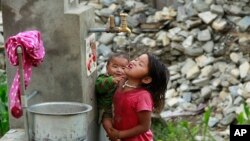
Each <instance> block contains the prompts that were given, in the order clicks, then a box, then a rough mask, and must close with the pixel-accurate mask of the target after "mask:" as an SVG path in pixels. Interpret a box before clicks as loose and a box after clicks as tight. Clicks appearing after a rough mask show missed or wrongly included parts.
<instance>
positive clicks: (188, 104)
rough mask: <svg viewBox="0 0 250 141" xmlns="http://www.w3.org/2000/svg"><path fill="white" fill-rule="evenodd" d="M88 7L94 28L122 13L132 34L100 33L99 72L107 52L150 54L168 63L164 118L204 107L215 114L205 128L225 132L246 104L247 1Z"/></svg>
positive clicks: (249, 81) (249, 69)
mask: <svg viewBox="0 0 250 141" xmlns="http://www.w3.org/2000/svg"><path fill="white" fill-rule="evenodd" d="M89 5H92V6H94V7H95V13H96V17H95V19H96V23H97V25H96V26H97V27H105V26H107V25H106V23H107V22H108V16H109V15H117V14H119V13H120V12H126V13H128V17H127V20H128V26H129V27H130V28H131V30H132V35H130V36H127V35H126V34H122V33H118V34H113V33H101V34H98V37H99V38H98V42H99V46H98V53H99V72H100V73H103V72H104V71H105V67H104V66H105V59H106V58H107V55H108V54H109V53H110V52H120V51H126V52H129V54H130V56H131V57H133V56H135V55H138V54H142V53H145V52H151V53H153V54H155V55H157V56H158V57H159V58H160V59H161V60H162V61H163V62H164V63H165V64H166V65H168V68H169V70H170V74H171V77H170V84H169V88H168V91H167V93H166V111H164V112H162V114H161V116H162V117H163V118H169V117H171V116H173V115H182V114H184V115H185V114H186V115H187V114H188V113H189V114H190V115H192V114H195V113H197V112H198V111H200V110H201V109H202V108H201V107H204V106H202V105H204V104H205V105H206V106H209V107H211V108H212V111H213V112H212V115H211V117H210V120H209V126H210V127H211V128H213V127H225V128H226V127H228V125H229V124H230V123H232V122H233V121H234V120H235V118H236V115H237V114H238V113H240V112H242V108H243V103H244V102H246V103H248V104H249V105H250V64H249V62H250V55H249V54H250V0H177V1H174V2H173V3H172V4H171V5H165V6H164V7H163V8H162V9H159V10H157V9H155V8H153V7H152V6H151V5H148V4H145V3H143V2H142V1H138V0H137V1H135V0H130V1H121V0H120V1H118V0H103V1H101V3H100V4H97V3H89ZM115 19H116V23H117V24H119V17H118V16H116V17H115Z"/></svg>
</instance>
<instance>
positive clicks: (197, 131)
mask: <svg viewBox="0 0 250 141" xmlns="http://www.w3.org/2000/svg"><path fill="white" fill-rule="evenodd" d="M210 115H211V108H208V110H206V112H205V113H204V114H203V116H202V119H200V120H196V119H195V120H192V121H189V120H188V119H178V118H177V119H175V120H169V121H167V122H166V121H164V120H163V119H153V120H152V131H153V133H154V140H155V141H184V140H185V141H196V139H195V137H196V136H202V141H215V139H214V138H213V137H212V136H211V134H210V131H209V127H208V121H209V118H210ZM197 117H198V118H200V116H199V115H198V116H197ZM191 118H192V119H193V117H191ZM197 121H199V122H197Z"/></svg>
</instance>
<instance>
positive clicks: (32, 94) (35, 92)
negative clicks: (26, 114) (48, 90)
mask: <svg viewBox="0 0 250 141" xmlns="http://www.w3.org/2000/svg"><path fill="white" fill-rule="evenodd" d="M37 94H39V92H38V91H34V92H32V93H31V94H30V95H28V97H27V101H28V100H30V99H31V98H32V97H33V96H35V95H37Z"/></svg>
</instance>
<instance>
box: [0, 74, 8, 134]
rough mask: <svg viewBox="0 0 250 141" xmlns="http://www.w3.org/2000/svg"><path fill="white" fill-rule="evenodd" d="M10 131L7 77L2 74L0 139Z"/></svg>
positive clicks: (0, 83) (0, 75)
mask: <svg viewBox="0 0 250 141" xmlns="http://www.w3.org/2000/svg"><path fill="white" fill-rule="evenodd" d="M8 130H9V115H8V97H7V83H6V75H5V74H0V137H1V136H3V135H4V134H5V133H6V132H7V131H8Z"/></svg>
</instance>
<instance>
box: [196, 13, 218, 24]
mask: <svg viewBox="0 0 250 141" xmlns="http://www.w3.org/2000/svg"><path fill="white" fill-rule="evenodd" d="M198 16H199V17H200V18H201V19H202V21H203V22H205V23H206V24H210V23H211V22H212V21H213V20H214V19H215V18H216V17H217V14H214V13H212V12H210V11H206V12H203V13H199V14H198Z"/></svg>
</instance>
